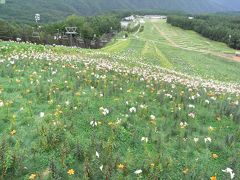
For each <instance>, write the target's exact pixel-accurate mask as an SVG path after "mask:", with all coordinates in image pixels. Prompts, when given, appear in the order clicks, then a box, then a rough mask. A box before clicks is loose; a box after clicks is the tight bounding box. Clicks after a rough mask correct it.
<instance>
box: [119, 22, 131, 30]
mask: <svg viewBox="0 0 240 180" xmlns="http://www.w3.org/2000/svg"><path fill="white" fill-rule="evenodd" d="M130 23H131V21H121V28H122V29H127V27H128V25H129V24H130Z"/></svg>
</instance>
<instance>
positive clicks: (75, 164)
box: [0, 23, 240, 180]
mask: <svg viewBox="0 0 240 180" xmlns="http://www.w3.org/2000/svg"><path fill="white" fill-rule="evenodd" d="M160 24H161V23H160ZM160 24H159V25H160ZM163 25H164V26H165V24H163ZM166 26H167V25H166ZM152 27H154V26H153V25H151V23H150V24H146V28H145V31H144V32H142V33H140V34H137V36H139V37H138V38H137V37H135V36H131V37H130V38H129V39H127V40H119V41H117V42H116V43H114V44H111V45H109V46H107V47H106V48H104V49H102V50H89V49H76V48H67V47H50V46H46V47H44V46H37V45H31V44H19V43H10V42H1V43H0V65H1V66H0V75H1V76H0V135H1V136H0V167H1V168H0V177H1V178H0V179H29V178H30V177H32V179H44V180H45V179H60V178H61V179H96V180H98V179H129V180H130V179H210V177H211V176H217V178H218V179H229V178H230V175H229V174H227V173H224V172H222V170H223V169H225V168H227V167H229V168H232V169H233V172H234V173H235V176H236V179H238V178H239V176H240V171H239V169H240V159H239V157H240V141H239V140H240V129H239V123H240V111H239V110H240V103H239V102H240V96H239V94H240V92H239V89H240V88H239V87H240V86H239V84H232V83H229V84H226V83H225V82H224V81H234V82H239V78H238V74H239V69H238V68H239V64H237V63H236V62H232V61H228V60H225V59H223V58H219V57H217V56H213V55H209V54H203V53H200V52H195V51H188V50H184V49H181V48H177V47H172V46H171V45H170V44H169V43H168V42H167V40H166V39H165V40H164V39H163V38H162V37H161V36H159V35H158V34H157V33H156V30H154V29H152V31H153V32H151V33H149V34H147V32H146V30H147V29H151V28H152ZM169 28H170V27H169ZM166 31H167V30H166ZM176 31H177V30H176ZM154 32H155V33H154ZM153 33H154V34H153ZM172 33H175V32H174V31H173V32H172ZM176 33H177V32H176ZM190 34H191V33H190ZM146 36H148V37H147V38H149V40H143V39H142V38H146ZM151 36H152V37H154V36H155V37H156V39H155V40H153V39H152V40H151V39H150V37H151ZM191 36H192V34H191ZM194 36H196V38H199V39H201V37H200V36H198V35H196V34H195V35H194ZM156 40H157V41H159V42H155V41H156ZM196 41H197V40H196ZM212 43H213V44H214V43H215V42H212ZM216 48H217V47H216ZM221 48H222V47H221ZM162 67H163V68H162ZM173 70H177V71H173ZM230 72H233V73H230ZM182 73H185V74H182ZM186 74H187V75H186ZM188 75H190V76H188ZM195 75H197V76H200V77H203V78H205V79H207V80H202V79H198V78H195ZM210 78H212V79H210ZM214 79H218V80H222V81H223V82H221V83H220V82H217V81H215V80H214ZM209 84H210V85H209ZM229 87H231V88H229ZM230 91H231V92H230ZM104 112H105V114H104ZM191 115H192V116H191ZM92 123H96V126H94V127H93V126H92ZM184 123H187V125H186V126H184ZM196 138H197V139H198V141H196ZM206 138H211V142H205V140H206ZM146 139H147V140H146ZM96 152H97V153H96ZM96 154H97V155H96ZM213 154H217V156H218V157H217V158H213ZM98 155H99V157H98ZM119 165H121V166H119ZM71 169H73V170H74V174H72V175H70V174H68V171H69V170H71ZM136 170H142V172H141V173H140V174H135V173H134V172H135V171H136Z"/></svg>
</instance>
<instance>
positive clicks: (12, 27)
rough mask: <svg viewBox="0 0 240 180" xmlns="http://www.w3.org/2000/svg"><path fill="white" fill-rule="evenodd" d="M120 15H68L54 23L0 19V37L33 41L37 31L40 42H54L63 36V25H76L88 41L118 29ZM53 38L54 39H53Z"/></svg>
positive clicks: (78, 33) (80, 33)
mask: <svg viewBox="0 0 240 180" xmlns="http://www.w3.org/2000/svg"><path fill="white" fill-rule="evenodd" d="M120 20H121V17H119V16H118V15H102V16H92V17H83V16H75V15H72V16H69V17H67V18H66V19H65V20H63V21H59V22H54V23H45V24H43V23H38V24H36V23H30V24H29V23H18V22H8V21H4V20H1V19H0V39H2V40H16V39H18V38H20V39H21V41H31V42H34V41H35V39H33V32H34V31H35V32H38V33H39V36H41V40H40V41H39V42H38V43H41V44H54V43H56V39H57V38H58V37H57V36H59V37H60V36H63V35H64V34H65V32H66V30H65V27H77V31H76V32H77V35H78V36H79V37H80V36H81V38H82V39H83V40H84V41H89V40H92V39H94V38H96V39H97V38H100V37H101V36H102V35H104V34H107V33H110V31H111V30H115V31H119V30H120ZM54 38H55V39H54ZM56 44H57V43H56Z"/></svg>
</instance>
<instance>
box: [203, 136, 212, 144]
mask: <svg viewBox="0 0 240 180" xmlns="http://www.w3.org/2000/svg"><path fill="white" fill-rule="evenodd" d="M204 141H205V143H207V142H208V141H209V142H212V139H211V138H210V137H206V138H204Z"/></svg>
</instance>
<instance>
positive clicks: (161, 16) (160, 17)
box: [144, 15, 167, 19]
mask: <svg viewBox="0 0 240 180" xmlns="http://www.w3.org/2000/svg"><path fill="white" fill-rule="evenodd" d="M144 17H145V18H146V19H167V16H163V15H145V16H144Z"/></svg>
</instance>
